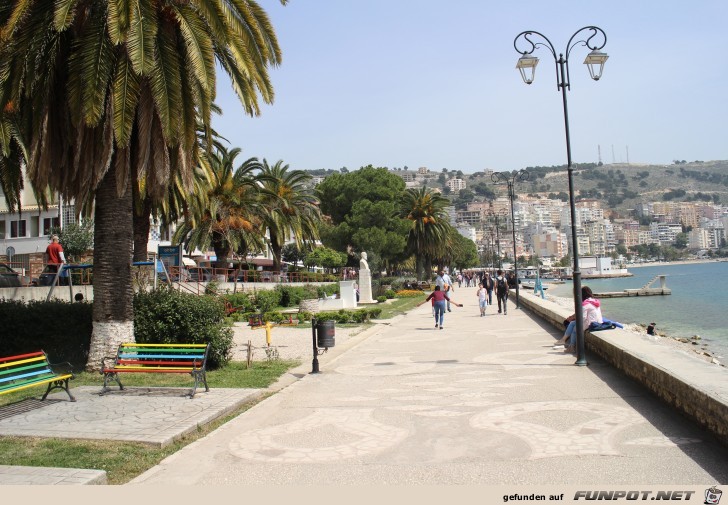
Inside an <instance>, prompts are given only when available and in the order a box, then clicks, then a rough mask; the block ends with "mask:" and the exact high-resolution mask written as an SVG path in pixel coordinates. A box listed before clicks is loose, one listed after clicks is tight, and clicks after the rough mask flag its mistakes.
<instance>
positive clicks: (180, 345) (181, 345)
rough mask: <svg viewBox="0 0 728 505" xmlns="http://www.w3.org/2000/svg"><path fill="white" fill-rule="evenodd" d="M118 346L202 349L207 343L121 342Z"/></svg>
mask: <svg viewBox="0 0 728 505" xmlns="http://www.w3.org/2000/svg"><path fill="white" fill-rule="evenodd" d="M120 347H123V348H127V347H188V348H191V347H196V348H198V349H204V348H206V347H207V344H136V343H135V344H121V345H120Z"/></svg>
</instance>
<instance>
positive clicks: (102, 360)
mask: <svg viewBox="0 0 728 505" xmlns="http://www.w3.org/2000/svg"><path fill="white" fill-rule="evenodd" d="M106 360H112V361H113V362H114V363H115V362H116V356H104V357H103V358H101V371H100V372H99V373H104V372H103V370H104V368H107V366H106ZM112 368H113V367H112Z"/></svg>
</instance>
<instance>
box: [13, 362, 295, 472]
mask: <svg viewBox="0 0 728 505" xmlns="http://www.w3.org/2000/svg"><path fill="white" fill-rule="evenodd" d="M298 364H299V363H298V362H297V361H282V360H281V361H255V362H253V363H252V366H251V368H248V369H246V368H245V363H239V362H233V363H231V364H229V365H228V366H226V367H224V368H222V369H220V370H215V371H211V372H208V374H207V376H208V378H207V381H208V384H209V385H210V387H211V388H231V387H233V388H265V387H267V386H269V385H270V384H272V383H273V382H275V380H276V379H277V378H278V377H280V376H281V375H282V374H283V373H284V372H285V371H286V370H288V369H289V368H291V367H294V366H296V365H298ZM122 382H123V383H124V385H125V386H126V385H127V384H128V385H129V386H158V387H161V386H167V387H177V386H179V387H189V386H190V385H191V378H190V377H188V376H187V375H184V374H179V375H177V374H174V375H172V374H170V375H165V374H129V376H128V377H124V379H122ZM71 384H72V387H76V386H89V385H92V386H99V388H100V387H101V385H102V384H103V379H102V378H101V376H100V375H99V374H92V373H86V372H84V373H80V374H78V375H77V377H76V378H75V379H74V380H72V381H71ZM44 392H45V388H43V387H41V386H38V387H37V388H35V389H29V390H25V391H19V392H17V393H12V394H7V395H3V396H0V405H5V404H8V403H14V402H17V401H20V400H22V399H24V398H28V397H33V396H36V397H39V396H40V395H42V394H43V393H44ZM260 400H262V398H260V399H258V400H257V401H260ZM254 404H255V402H251V403H249V404H246V405H243V406H241V407H240V408H239V409H237V410H236V411H234V412H232V413H230V414H228V415H227V416H224V417H222V418H220V419H218V420H216V421H214V422H212V423H210V424H208V425H206V426H204V427H202V428H200V429H198V430H197V431H196V432H194V433H191V434H189V435H187V436H185V437H183V438H182V439H180V440H178V441H176V442H174V443H172V444H170V445H169V446H167V447H164V448H156V447H153V446H150V445H148V444H140V443H133V442H117V441H110V440H68V439H57V438H30V437H0V454H2V455H3V458H2V459H3V462H2V464H4V465H22V466H49V467H61V468H93V469H96V470H105V471H106V473H107V477H108V481H109V484H123V483H125V482H128V481H129V480H131V479H133V478H134V477H136V476H137V475H139V474H141V473H143V472H144V471H146V470H147V469H149V468H151V467H152V466H154V465H156V464H157V463H159V462H160V461H162V460H163V459H164V458H166V457H167V456H169V455H170V454H173V453H175V452H177V451H179V450H180V449H181V448H183V447H184V446H186V445H188V444H190V443H192V442H194V441H195V440H197V439H199V438H201V437H203V436H205V435H206V434H208V433H210V432H211V431H213V430H215V429H216V428H218V427H220V426H221V425H223V424H225V423H226V422H228V421H230V420H231V419H233V418H235V417H236V416H238V415H240V414H241V413H243V412H245V411H246V410H248V409H249V408H250V407H252V406H253V405H254Z"/></svg>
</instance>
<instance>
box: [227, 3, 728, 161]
mask: <svg viewBox="0 0 728 505" xmlns="http://www.w3.org/2000/svg"><path fill="white" fill-rule="evenodd" d="M258 1H259V3H260V4H261V5H262V6H263V8H265V9H266V11H267V12H268V14H269V16H270V18H271V21H272V23H273V26H274V28H275V31H276V34H277V36H278V40H279V43H280V46H281V49H282V52H283V61H282V64H281V65H280V66H279V67H276V68H274V69H271V72H270V75H271V79H272V82H273V86H274V89H275V100H274V103H273V104H272V105H266V104H262V101H261V104H262V105H261V114H260V115H259V116H257V117H254V118H251V117H249V116H245V115H244V113H243V110H242V107H241V106H240V104H239V102H238V100H237V97H236V96H235V95H234V93H233V91H232V89H231V88H230V86H229V82H228V81H226V79H223V78H222V77H220V78H219V80H218V91H217V98H216V102H217V103H218V104H219V105H220V106H221V107H222V108H223V111H224V113H223V116H221V117H217V118H215V119H214V122H213V124H214V127H215V128H216V129H217V130H218V132H219V133H220V134H221V135H222V136H223V137H225V138H226V139H228V140H229V142H230V146H231V147H240V148H241V149H242V150H243V152H242V154H241V156H240V157H239V159H240V160H241V161H242V160H243V159H247V158H248V157H253V156H255V157H257V158H259V159H261V160H262V159H267V160H268V161H269V162H270V163H275V162H276V161H278V160H283V162H284V163H286V164H288V165H290V167H291V169H301V170H315V169H322V168H323V169H336V170H338V169H340V168H342V167H346V168H348V169H349V170H356V169H358V168H360V167H362V166H366V165H369V164H371V165H374V166H385V167H389V168H404V167H408V168H409V169H414V170H416V169H417V168H418V167H427V168H429V169H430V170H435V171H440V170H442V169H443V168H447V169H448V170H462V171H463V172H465V173H472V172H477V171H482V170H485V169H491V170H496V171H499V170H518V169H521V168H525V167H529V166H550V165H564V164H566V140H565V128H564V111H563V102H562V98H561V93H560V91H559V90H558V89H557V81H556V72H555V63H554V58H553V56H552V55H551V53H550V52H549V51H548V50H547V49H545V48H541V49H538V50H537V51H536V52H535V53H534V54H535V55H536V56H538V57H539V59H540V62H539V65H538V67H537V70H536V77H535V80H534V82H533V84H531V85H526V84H525V83H524V82H523V81H522V79H521V77H520V74H519V73H518V70H516V68H515V65H516V62H517V60H518V57H519V56H520V55H519V54H518V53H517V52H516V50H515V49H514V47H513V41H514V39H515V37H516V36H517V35H518V34H519V33H521V32H523V31H526V30H532V31H538V32H540V33H542V34H543V35H545V36H546V37H548V39H549V40H550V41H551V42H552V44H553V45H554V47H555V49H556V51H557V52H565V51H566V44H567V42H568V40H569V38H571V36H572V35H573V34H574V33H575V32H576V31H577V30H579V29H580V28H582V27H584V26H588V25H595V26H598V27H600V28H602V29H603V30H604V32H605V33H606V35H607V43H606V45H605V47H604V48H603V49H602V51H604V52H606V53H607V54H608V55H609V60H608V61H607V63H606V65H605V68H604V74H603V77H602V79H601V80H599V81H598V82H597V81H593V80H592V79H591V78H590V77H589V73H588V70H587V68H586V66H585V65H584V64H583V61H584V58H585V57H586V55H587V54H588V52H589V50H588V49H587V48H586V47H584V46H579V47H575V48H574V49H573V50H572V52H571V54H570V58H569V63H570V75H571V90H570V91H568V92H567V101H568V115H569V126H570V132H571V147H572V158H573V160H574V162H575V163H577V164H578V163H593V162H597V161H599V159H600V158H599V149H600V148H601V161H602V162H603V163H605V164H608V163H613V162H616V163H624V162H630V163H632V164H640V163H653V164H670V163H672V161H673V160H676V159H677V160H687V161H694V160H702V161H708V160H725V159H728V152H727V150H728V143H727V142H726V120H727V119H728V97H727V96H726V95H727V93H726V90H727V89H728V86H727V84H728V65H726V60H725V55H724V53H725V47H724V46H725V40H726V39H725V36H724V35H723V33H724V29H725V26H726V24H725V21H726V19H728V2H725V1H724V0H715V1H714V0H693V1H689V2H688V1H684V0H681V1H676V0H662V1H657V0H610V1H609V2H603V1H602V2H597V1H593V0H580V1H564V0H551V1H548V2H545V1H531V0H526V1H505V0H500V1H487V0H451V1H448V2H443V1H442V0H438V1H432V0H290V2H289V3H288V5H286V6H283V5H281V4H280V2H278V1H277V0H258ZM577 40H579V39H577Z"/></svg>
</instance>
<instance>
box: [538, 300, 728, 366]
mask: <svg viewBox="0 0 728 505" xmlns="http://www.w3.org/2000/svg"><path fill="white" fill-rule="evenodd" d="M546 299H547V300H549V301H551V302H554V303H556V304H557V305H560V306H561V307H573V306H574V301H573V300H572V299H571V298H564V297H560V296H554V295H548V294H547V295H546ZM624 330H625V331H629V332H630V333H634V334H635V335H638V336H639V337H640V338H644V339H646V340H649V341H650V342H654V343H656V344H659V345H667V346H669V347H671V348H673V349H675V350H676V351H678V352H682V353H684V354H687V355H689V356H691V357H694V358H697V359H700V360H702V361H705V362H707V363H712V364H714V365H718V366H722V367H725V366H726V365H725V363H724V361H725V359H724V357H723V356H719V355H717V354H716V353H715V352H713V351H712V350H711V349H710V348H709V346H708V344H707V343H705V342H703V341H702V339H701V338H700V336H699V335H694V336H693V337H692V338H689V339H688V338H682V337H680V338H678V337H671V336H670V335H667V334H665V333H662V332H660V331H657V332H656V333H655V335H648V334H647V328H646V326H645V325H643V324H633V323H627V324H624Z"/></svg>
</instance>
